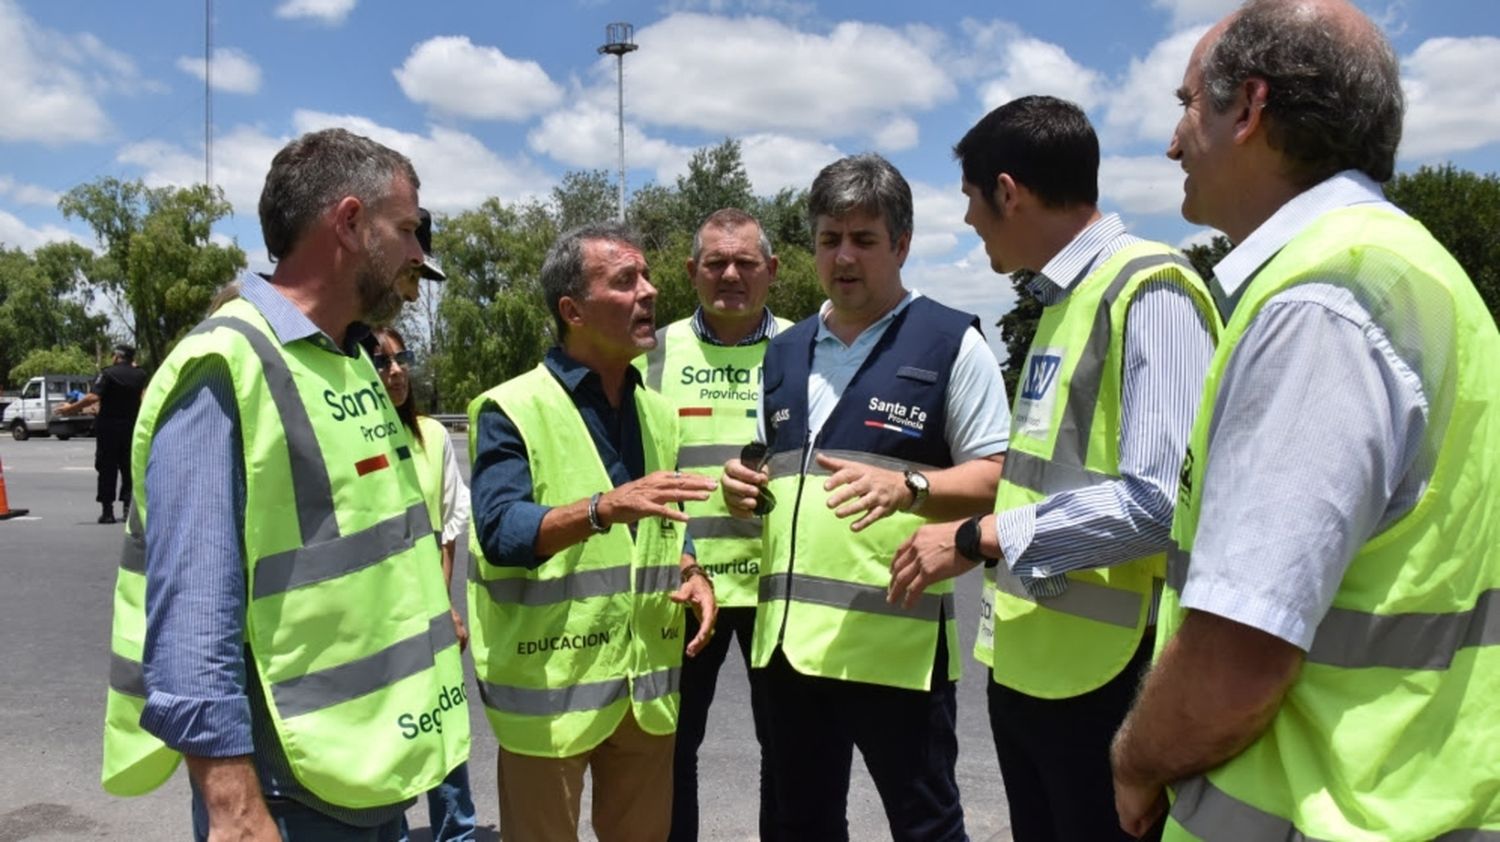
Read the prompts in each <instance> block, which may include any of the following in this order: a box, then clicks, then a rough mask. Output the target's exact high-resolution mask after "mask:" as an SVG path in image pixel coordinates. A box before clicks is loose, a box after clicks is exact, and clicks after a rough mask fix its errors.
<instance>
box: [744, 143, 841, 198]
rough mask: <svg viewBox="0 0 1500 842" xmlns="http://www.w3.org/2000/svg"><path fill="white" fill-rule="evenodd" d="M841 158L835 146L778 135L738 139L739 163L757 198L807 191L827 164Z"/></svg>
mask: <svg viewBox="0 0 1500 842" xmlns="http://www.w3.org/2000/svg"><path fill="white" fill-rule="evenodd" d="M842 157H844V153H843V152H840V151H839V149H838V147H837V146H833V145H832V144H828V143H823V142H821V141H816V140H801V139H799V138H795V137H787V136H786V135H777V134H765V133H763V134H752V135H747V136H745V137H742V138H740V159H741V160H742V161H744V163H745V174H746V175H748V176H750V184H751V186H752V187H753V188H754V190H755V194H756V195H757V196H774V195H776V193H778V192H780V191H781V190H783V189H785V188H788V187H790V188H791V189H793V190H806V189H807V188H808V187H811V186H812V180H813V178H814V177H815V176H817V174H818V170H821V169H823V168H824V167H826V166H828V165H829V164H830V163H832V162H834V161H836V160H838V159H839V158H842Z"/></svg>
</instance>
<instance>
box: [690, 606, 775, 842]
mask: <svg viewBox="0 0 1500 842" xmlns="http://www.w3.org/2000/svg"><path fill="white" fill-rule="evenodd" d="M754 630H755V606H753V605H752V606H748V607H743V608H720V609H719V619H718V623H717V625H716V626H715V627H714V636H713V637H712V638H711V639H710V640H709V641H708V645H707V646H705V647H703V651H701V652H699V653H698V654H697V656H696V657H692V658H688V657H684V658H683V659H682V685H681V686H682V708H681V710H679V711H678V713H677V747H676V753H675V755H674V757H673V759H672V835H671V836H669V837H667V838H668V840H669V842H695V840H697V838H698V748H699V747H700V746H701V745H702V744H703V735H704V734H705V733H706V732H707V731H708V708H709V706H710V705H712V704H713V701H714V690H715V689H716V688H717V687H718V684H719V668H720V667H722V666H723V665H724V658H725V657H726V656H727V655H728V654H729V642H730V639H731V638H733V639H734V640H735V641H737V642H738V643H739V649H740V657H742V658H744V660H745V667H746V670H747V671H748V672H749V676H750V718H751V721H752V722H753V723H754V725H755V739H756V742H758V743H760V751H761V758H760V763H759V774H758V777H759V779H760V781H759V788H760V838H761V840H762V841H763V842H766V840H774V839H775V838H776V834H775V827H774V821H775V811H774V809H773V804H774V801H773V799H774V793H773V791H772V787H771V776H770V769H769V768H768V766H769V764H768V763H767V761H766V723H765V721H764V720H765V715H766V701H765V694H764V690H763V688H762V685H763V684H764V678H763V675H762V673H763V672H764V670H752V669H749V667H750V640H751V634H752V633H753V632H754ZM697 633H698V620H697V618H695V617H694V616H693V614H692V612H688V616H687V633H686V635H685V636H686V639H687V640H692V639H693V637H694V635H696V634H697ZM737 715H743V714H737ZM743 771H744V772H746V773H748V772H749V770H748V769H745V770H743ZM745 777H747V776H744V775H736V776H735V779H734V782H733V784H732V785H731V786H732V789H731V791H730V792H725V793H721V794H719V795H717V796H716V797H715V798H714V799H712V800H723V799H725V798H736V799H738V798H746V797H748V796H749V795H750V793H752V792H754V791H755V789H754V788H753V787H751V786H750V782H749V781H748V780H745Z"/></svg>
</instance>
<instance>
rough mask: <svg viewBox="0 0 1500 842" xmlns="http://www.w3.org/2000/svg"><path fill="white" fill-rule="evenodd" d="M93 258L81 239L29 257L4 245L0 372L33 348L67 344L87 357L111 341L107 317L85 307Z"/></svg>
mask: <svg viewBox="0 0 1500 842" xmlns="http://www.w3.org/2000/svg"><path fill="white" fill-rule="evenodd" d="M93 262H94V256H93V253H92V252H90V251H89V250H88V249H86V248H84V247H83V246H80V245H78V244H77V243H49V244H47V245H44V246H42V247H41V248H38V249H37V250H36V251H35V252H34V253H32V254H29V255H28V254H26V253H25V252H22V251H20V250H19V249H0V374H3V373H4V372H8V371H9V370H10V369H11V368H12V367H14V366H15V365H17V364H18V363H20V362H21V361H22V360H23V359H24V358H25V357H26V356H27V355H28V354H30V353H31V352H33V351H37V350H44V349H52V348H66V349H75V350H77V351H79V352H80V353H82V354H84V355H85V356H88V355H90V354H92V353H93V352H94V351H95V350H96V349H98V348H99V347H100V346H102V345H104V344H106V343H108V341H109V339H108V337H107V336H106V335H105V326H106V325H107V323H108V320H107V319H106V318H105V317H103V316H96V315H92V314H90V313H89V312H88V307H87V305H86V298H85V294H86V290H85V282H84V279H85V277H86V275H87V272H88V271H89V268H90V267H91V266H92V265H93Z"/></svg>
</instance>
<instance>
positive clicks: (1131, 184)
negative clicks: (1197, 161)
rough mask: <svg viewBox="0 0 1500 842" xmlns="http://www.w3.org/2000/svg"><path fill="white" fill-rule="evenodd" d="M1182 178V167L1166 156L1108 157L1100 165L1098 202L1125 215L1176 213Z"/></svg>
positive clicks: (1180, 200) (1180, 201)
mask: <svg viewBox="0 0 1500 842" xmlns="http://www.w3.org/2000/svg"><path fill="white" fill-rule="evenodd" d="M1182 179H1183V174H1182V166H1181V165H1180V164H1178V163H1177V162H1176V161H1172V160H1168V158H1167V156H1165V155H1154V156H1139V157H1126V156H1120V155H1108V156H1105V157H1104V159H1103V160H1101V161H1100V162H1099V192H1100V199H1101V200H1102V201H1104V202H1110V203H1113V204H1114V205H1116V206H1117V207H1118V208H1119V209H1120V210H1121V211H1123V212H1125V213H1127V214H1140V215H1151V214H1165V213H1176V212H1177V211H1178V210H1179V209H1181V207H1182Z"/></svg>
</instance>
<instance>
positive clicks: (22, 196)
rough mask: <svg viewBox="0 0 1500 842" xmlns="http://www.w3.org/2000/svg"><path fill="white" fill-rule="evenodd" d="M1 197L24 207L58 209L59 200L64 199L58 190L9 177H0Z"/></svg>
mask: <svg viewBox="0 0 1500 842" xmlns="http://www.w3.org/2000/svg"><path fill="white" fill-rule="evenodd" d="M0 196H6V197H8V198H10V199H11V200H12V201H15V202H18V203H20V204H23V205H40V206H44V207H56V206H57V200H58V199H60V198H62V194H61V193H59V192H57V191H56V190H52V189H49V188H46V187H40V186H38V185H35V184H26V183H25V182H20V181H16V180H15V179H14V178H12V177H10V176H8V175H0Z"/></svg>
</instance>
